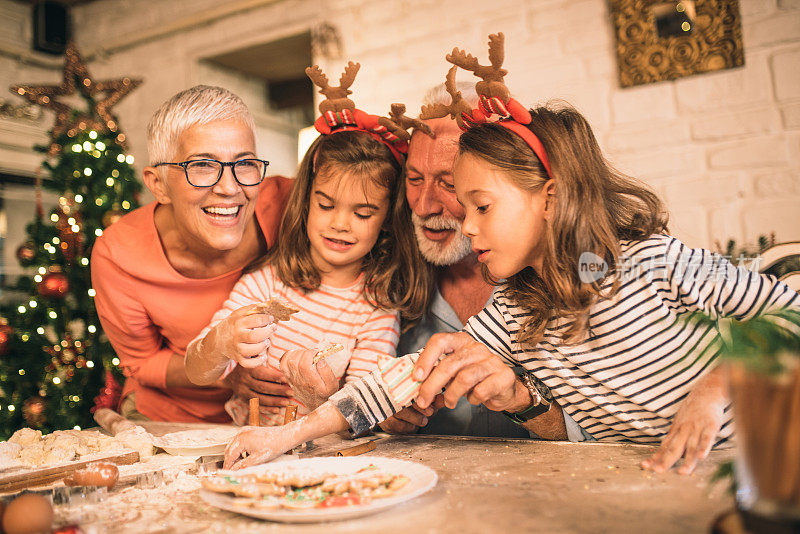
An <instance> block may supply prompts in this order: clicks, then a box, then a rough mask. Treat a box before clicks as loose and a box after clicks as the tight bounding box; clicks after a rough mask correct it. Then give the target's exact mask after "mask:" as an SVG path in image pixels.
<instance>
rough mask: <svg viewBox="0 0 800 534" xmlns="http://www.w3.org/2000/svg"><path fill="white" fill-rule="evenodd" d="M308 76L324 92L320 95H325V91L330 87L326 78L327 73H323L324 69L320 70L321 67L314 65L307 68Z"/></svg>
mask: <svg viewBox="0 0 800 534" xmlns="http://www.w3.org/2000/svg"><path fill="white" fill-rule="evenodd" d="M306 76H308V77H309V78H310V79H311V82H312V83H313V84H314V85H316V86H317V87H320V88H321V89H322V91H320V93H322V94H325V91H326V90H327V89H328V88H329V87H330V86H329V85H328V77H327V76H325V73H324V72H322V69H321V68H319V65H313V66H311V67H307V68H306Z"/></svg>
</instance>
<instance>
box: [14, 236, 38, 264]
mask: <svg viewBox="0 0 800 534" xmlns="http://www.w3.org/2000/svg"><path fill="white" fill-rule="evenodd" d="M35 258H36V243H34V242H33V241H26V242H24V243H23V244H21V245H20V246H19V248H17V259H18V260H19V263H20V265H23V266H27V265H30V263H31V262H32V261H33V260H34V259H35Z"/></svg>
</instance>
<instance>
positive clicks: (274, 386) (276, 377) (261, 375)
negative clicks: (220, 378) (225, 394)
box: [225, 365, 292, 414]
mask: <svg viewBox="0 0 800 534" xmlns="http://www.w3.org/2000/svg"><path fill="white" fill-rule="evenodd" d="M225 382H226V383H227V384H228V386H229V387H230V388H231V389H232V390H233V392H234V393H235V394H236V395H239V396H240V397H242V398H244V399H250V398H253V397H258V402H259V404H260V406H261V413H263V414H267V413H280V411H281V410H280V409H281V407H283V406H286V405H287V404H289V397H291V396H292V389H291V388H290V387H289V385H288V384H287V383H286V378H285V377H284V376H283V373H281V372H280V371H279V370H277V369H275V368H274V367H270V366H269V365H262V366H260V367H253V368H251V369H246V368H244V367H241V366H239V365H237V366H236V367H234V368H233V371H231V373H230V374H229V375H228V376H227V377H226V378H225Z"/></svg>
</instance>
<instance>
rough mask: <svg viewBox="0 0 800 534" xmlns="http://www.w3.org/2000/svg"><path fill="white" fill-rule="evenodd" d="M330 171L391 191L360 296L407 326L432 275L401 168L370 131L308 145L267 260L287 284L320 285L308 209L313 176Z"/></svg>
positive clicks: (418, 314)
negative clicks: (355, 176)
mask: <svg viewBox="0 0 800 534" xmlns="http://www.w3.org/2000/svg"><path fill="white" fill-rule="evenodd" d="M331 171H333V172H343V173H344V172H354V173H357V174H360V175H361V176H362V177H363V178H364V179H365V180H367V179H369V180H373V181H375V183H377V184H379V185H380V186H381V187H384V188H386V189H387V190H388V192H389V211H388V213H387V215H386V221H384V224H383V228H382V229H381V232H380V234H379V236H378V239H377V241H376V242H375V245H373V247H372V250H370V252H369V254H367V255H366V256H364V259H363V263H362V272H363V273H364V296H365V297H366V299H367V300H368V301H369V303H370V304H372V305H373V306H375V307H376V308H383V309H390V310H398V311H399V312H400V314H401V316H402V318H403V321H404V327H406V328H407V327H409V326H411V325H412V324H413V323H415V322H416V321H417V320H419V318H420V317H422V314H423V313H424V311H425V305H426V303H427V300H428V296H429V295H430V293H431V291H432V288H433V284H432V273H431V268H430V266H429V265H428V264H427V262H426V261H425V259H424V258H423V257H422V255H421V254H420V252H419V248H418V245H417V240H416V238H415V237H414V231H413V228H412V226H411V209H410V208H409V206H408V202H407V201H406V192H405V180H404V177H403V170H402V167H401V166H400V164H399V163H398V162H397V160H396V159H395V158H394V156H393V155H392V152H391V151H390V150H389V148H388V147H387V146H386V145H384V144H383V143H381V142H379V141H377V140H376V139H374V138H372V137H371V136H370V135H367V134H365V133H363V132H339V133H336V134H332V135H321V136H319V137H318V138H317V139H316V141H314V143H313V144H312V145H311V147H309V149H308V151H307V152H306V155H305V156H304V157H303V161H302V163H301V164H300V170H299V172H298V175H297V178H296V179H295V181H294V185H293V186H292V191H291V193H290V194H289V199H288V201H287V204H286V211H285V212H284V214H283V219H282V220H281V227H280V231H279V232H278V240H277V243H276V246H275V247H274V248H273V249H272V250H270V252H269V253H268V254H267V257H266V259H265V262H266V263H270V264H272V265H273V266H274V268H275V273H276V274H277V275H278V278H280V279H281V281H282V282H283V283H284V284H286V285H288V286H290V287H296V288H302V289H305V290H309V291H310V290H314V289H317V288H318V287H319V285H320V274H319V271H318V270H317V268H316V266H315V265H314V262H313V261H312V259H311V243H310V241H309V239H308V231H307V221H308V211H309V204H310V202H311V200H310V199H311V191H312V188H313V185H314V179H315V177H316V175H317V174H319V173H321V172H325V173H328V172H331ZM252 269H253V268H251V269H250V270H252Z"/></svg>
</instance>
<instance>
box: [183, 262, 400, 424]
mask: <svg viewBox="0 0 800 534" xmlns="http://www.w3.org/2000/svg"><path fill="white" fill-rule="evenodd" d="M271 298H278V299H280V300H282V301H283V302H285V303H287V304H290V305H291V306H293V307H295V308H297V309H298V310H300V311H298V312H297V313H295V314H293V315H292V317H291V319H290V320H288V321H281V322H278V323H277V325H276V330H275V333H274V334H272V337H271V338H270V347H269V348H268V349H267V356H268V358H267V363H268V365H271V366H272V367H274V368H276V369H279V368H280V359H281V356H283V354H284V353H285V352H286V351H289V350H297V349H310V348H317V347H321V346H322V345H326V344H330V343H339V344H341V345H342V346H343V347H344V348H345V349H344V350H342V351H340V352H338V353H335V354H332V355H330V356H328V357H327V358H326V359H325V361H326V362H327V363H328V365H330V367H331V370H332V371H333V372H334V374H335V375H336V377H337V378H338V379H340V380H341V379H342V378H344V379H345V381H347V382H351V381H353V380H357V379H358V378H361V377H363V376H365V375H367V374H369V373H370V372H372V371H374V370H375V369H377V367H378V357H379V356H388V357H394V356H395V351H396V348H397V342H398V339H399V336H400V319H399V315H398V313H397V312H393V311H386V310H381V309H376V308H375V307H373V306H372V305H371V304H370V303H369V302H367V299H366V298H365V297H364V294H363V277H359V279H358V280H357V281H356V283H354V284H353V285H351V286H350V287H345V288H338V287H330V286H325V285H322V286H320V287H319V288H318V289H316V290H314V291H309V292H305V291H303V290H302V289H298V288H293V287H289V286H287V285H285V284H284V283H283V282H281V281H280V279H279V278H278V277H277V276H276V275H275V272H274V270H273V268H272V266H270V265H267V266H265V267H263V268H261V269H259V270H258V271H254V272H252V273H248V274H245V275H244V276H242V277H241V278H240V279H239V281H238V282H237V283H236V285H235V286H234V288H233V290H232V291H231V294H230V295H229V296H228V299H227V300H226V301H225V303H224V304H223V305H222V309H221V310H219V311H218V312H217V313H215V314H214V317H213V318H212V320H211V324H209V325H208V326H207V327H206V328H205V329H204V330H203V331H202V332H201V333H200V335H199V336H198V337H197V339H201V338H203V337H204V336H205V335H206V334H207V333H208V331H209V330H210V329H211V328H213V327H214V326H215V325H216V324H217V323H219V322H220V321H222V320H223V319H225V318H226V317H228V316H229V315H230V314H231V312H233V311H234V310H237V309H239V308H241V307H243V306H249V305H251V304H256V303H259V302H264V301H266V300H269V299H271ZM235 365H236V363H235V362H234V361H233V360H231V362H230V364H229V365H228V368H227V370H226V374H227V373H229V372H230V371H231V370H233V368H234V366H235ZM293 402H294V403H295V404H297V405H298V406H299V408H298V412H300V413H301V414H302V413H307V410H305V409H304V408H305V407H304V406H303V405H302V403H300V402H299V401H298V400H297V399H293ZM226 409H227V410H228V413H230V414H231V416H232V417H233V418H234V421H235V422H237V423H238V424H244V421H246V412H247V407H246V402H245V400H243V399H239V398H237V397H233V398H232V399H231V400H230V401H228V404H227V405H226ZM273 419H274V420H273ZM282 422H283V419H282V417H269V416H266V415H262V424H275V423H282Z"/></svg>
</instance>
